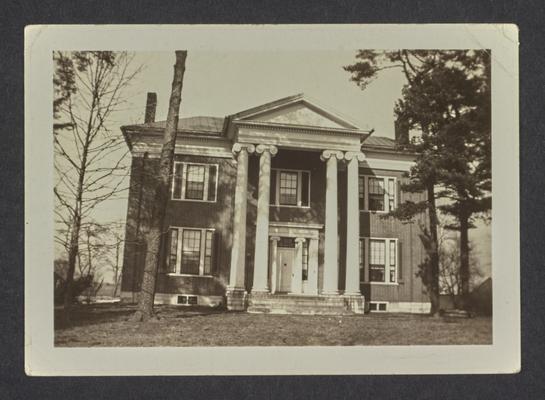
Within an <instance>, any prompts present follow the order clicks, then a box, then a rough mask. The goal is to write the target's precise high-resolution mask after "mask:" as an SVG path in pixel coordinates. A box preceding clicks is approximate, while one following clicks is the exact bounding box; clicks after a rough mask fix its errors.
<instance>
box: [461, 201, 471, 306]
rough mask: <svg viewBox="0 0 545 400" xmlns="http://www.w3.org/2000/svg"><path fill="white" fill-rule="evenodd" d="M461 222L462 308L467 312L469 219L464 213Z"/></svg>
mask: <svg viewBox="0 0 545 400" xmlns="http://www.w3.org/2000/svg"><path fill="white" fill-rule="evenodd" d="M459 220H460V221H459V222H460V283H461V284H460V292H461V298H462V308H464V309H465V310H467V308H468V306H469V278H470V273H469V218H468V217H467V215H466V213H465V212H464V211H462V212H461V213H460V216H459Z"/></svg>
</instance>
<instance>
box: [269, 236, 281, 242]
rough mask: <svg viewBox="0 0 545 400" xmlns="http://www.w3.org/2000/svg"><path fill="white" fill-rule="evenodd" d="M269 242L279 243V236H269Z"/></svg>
mask: <svg viewBox="0 0 545 400" xmlns="http://www.w3.org/2000/svg"><path fill="white" fill-rule="evenodd" d="M269 240H270V241H271V242H279V241H280V236H270V237H269Z"/></svg>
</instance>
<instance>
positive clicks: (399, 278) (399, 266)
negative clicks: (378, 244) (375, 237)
mask: <svg viewBox="0 0 545 400" xmlns="http://www.w3.org/2000/svg"><path fill="white" fill-rule="evenodd" d="M402 250H403V246H402V242H401V240H398V241H397V281H398V282H403V263H402V262H401V260H403V253H402Z"/></svg>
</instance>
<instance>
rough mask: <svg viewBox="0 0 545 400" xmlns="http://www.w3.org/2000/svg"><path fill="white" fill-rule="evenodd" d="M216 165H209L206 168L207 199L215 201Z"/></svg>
mask: <svg viewBox="0 0 545 400" xmlns="http://www.w3.org/2000/svg"><path fill="white" fill-rule="evenodd" d="M217 176H218V166H217V165H210V166H209V168H208V201H216V181H217Z"/></svg>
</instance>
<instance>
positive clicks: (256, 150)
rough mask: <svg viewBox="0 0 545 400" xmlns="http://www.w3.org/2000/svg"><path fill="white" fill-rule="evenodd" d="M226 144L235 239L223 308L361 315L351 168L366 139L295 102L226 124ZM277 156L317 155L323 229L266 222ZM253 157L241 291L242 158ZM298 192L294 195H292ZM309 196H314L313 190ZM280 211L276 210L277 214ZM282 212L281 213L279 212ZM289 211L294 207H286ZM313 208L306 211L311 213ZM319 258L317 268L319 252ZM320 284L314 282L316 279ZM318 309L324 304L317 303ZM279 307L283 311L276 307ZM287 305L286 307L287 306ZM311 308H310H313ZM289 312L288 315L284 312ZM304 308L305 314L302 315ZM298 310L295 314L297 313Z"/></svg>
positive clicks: (245, 194) (354, 172) (358, 159)
mask: <svg viewBox="0 0 545 400" xmlns="http://www.w3.org/2000/svg"><path fill="white" fill-rule="evenodd" d="M226 124H228V126H227V132H228V137H230V138H231V139H232V140H233V141H234V143H235V144H234V146H233V154H234V156H235V158H236V161H237V182H236V192H235V212H234V224H233V226H234V231H233V243H232V252H231V274H230V280H229V286H228V288H227V306H228V308H229V309H231V310H244V309H248V311H254V312H257V311H261V312H284V311H286V312H288V310H289V309H291V310H293V309H294V308H293V307H291V306H293V304H292V303H293V301H294V299H296V300H297V301H296V303H299V304H303V303H305V302H307V303H308V302H309V301H310V302H314V303H315V302H316V301H318V302H321V303H320V304H322V306H323V307H321V308H320V307H309V309H312V310H314V311H313V312H319V310H320V309H322V310H323V311H324V313H329V312H331V313H338V312H343V311H351V312H358V313H359V312H363V296H362V295H361V292H360V288H359V284H360V276H359V275H360V263H359V258H358V251H359V208H358V189H357V188H358V168H359V162H361V161H363V159H364V155H363V154H362V153H361V152H360V149H361V143H362V141H363V140H364V139H365V138H366V137H367V136H368V135H369V134H370V133H369V132H368V131H362V130H360V129H358V128H357V127H356V126H354V125H352V124H351V123H349V122H346V121H345V120H344V119H341V118H340V117H338V116H336V115H334V114H332V113H330V112H327V111H325V110H323V109H322V108H320V107H318V106H317V105H315V104H313V103H312V102H309V101H308V100H306V99H304V98H303V97H302V96H294V97H292V98H287V99H283V100H282V101H278V102H274V103H271V104H268V105H265V106H261V107H259V109H252V110H247V111H246V112H242V113H239V114H237V115H234V116H231V117H228V119H227V122H226ZM284 150H289V151H293V150H297V151H303V152H310V153H314V154H319V155H320V158H321V160H322V161H323V164H322V167H321V168H322V169H323V170H325V185H323V187H321V188H318V190H321V191H322V192H325V193H324V198H325V207H324V210H323V215H322V216H321V218H322V219H323V221H324V224H315V223H311V222H309V221H300V220H298V221H297V222H295V221H289V220H288V221H270V208H271V207H272V205H271V202H270V199H271V161H272V159H273V157H275V156H276V155H277V154H281V153H282V152H283V151H284ZM252 154H256V155H257V156H258V157H259V163H258V165H259V167H258V168H259V171H258V188H257V202H256V219H255V239H254V240H255V242H254V252H253V260H254V262H253V271H252V272H253V279H252V282H251V288H250V290H249V292H248V291H247V289H246V286H245V279H244V273H245V257H244V255H246V241H245V240H244V239H245V237H246V224H247V221H246V208H247V204H246V203H247V201H248V168H249V163H248V158H249V157H250V156H251V155H252ZM341 163H342V168H343V169H344V167H346V170H347V179H348V182H347V187H348V191H347V196H346V204H339V195H338V187H339V185H338V182H337V177H338V170H339V165H340V164H341ZM298 190H300V189H298ZM315 190H316V189H315ZM339 206H340V207H343V208H345V209H346V211H347V221H349V223H348V224H347V226H346V230H347V231H346V246H345V248H346V254H345V255H343V256H344V258H345V260H346V271H345V276H346V282H345V285H344V287H345V290H344V291H341V290H340V289H339V259H340V254H339V225H338V221H339ZM280 207H282V206H280ZM286 207H288V206H286ZM293 207H296V206H293ZM312 207H313V204H312V202H310V203H309V205H308V208H310V209H312ZM320 248H322V250H321V251H323V261H322V262H321V264H320V257H319V251H320ZM319 277H321V280H320V279H319ZM324 301H325V302H324ZM282 304H284V305H285V307H282ZM290 304H291V306H290ZM315 305H316V304H315ZM290 307H291V308H290ZM303 308H304V307H303ZM296 310H297V307H295V311H293V312H297V311H296Z"/></svg>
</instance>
